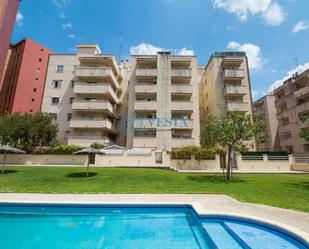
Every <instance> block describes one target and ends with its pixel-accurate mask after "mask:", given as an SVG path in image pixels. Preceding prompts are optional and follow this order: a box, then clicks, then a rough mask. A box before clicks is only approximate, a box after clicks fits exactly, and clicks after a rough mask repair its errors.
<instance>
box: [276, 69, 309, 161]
mask: <svg viewBox="0 0 309 249" xmlns="http://www.w3.org/2000/svg"><path fill="white" fill-rule="evenodd" d="M274 96H275V106H276V110H277V119H278V130H279V138H280V145H281V148H282V149H285V150H289V151H291V152H293V153H294V154H295V155H296V156H309V142H307V141H305V140H304V139H303V138H301V137H300V136H299V132H300V130H301V128H304V127H308V123H307V122H306V123H303V122H302V121H301V117H302V116H307V115H309V69H308V70H307V71H305V72H303V73H296V74H294V76H293V77H291V78H290V79H288V80H286V81H285V82H284V83H283V85H282V86H280V87H278V88H277V89H275V90H274Z"/></svg>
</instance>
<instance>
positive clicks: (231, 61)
mask: <svg viewBox="0 0 309 249" xmlns="http://www.w3.org/2000/svg"><path fill="white" fill-rule="evenodd" d="M243 61H244V58H237V57H236V58H232V57H229V58H224V59H223V61H222V67H223V68H226V67H239V66H240V65H241V64H242V62H243Z"/></svg>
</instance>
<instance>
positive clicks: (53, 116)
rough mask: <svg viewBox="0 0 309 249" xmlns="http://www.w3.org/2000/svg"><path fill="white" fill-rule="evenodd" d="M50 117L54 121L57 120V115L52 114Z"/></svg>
mask: <svg viewBox="0 0 309 249" xmlns="http://www.w3.org/2000/svg"><path fill="white" fill-rule="evenodd" d="M49 116H50V117H51V119H52V120H54V121H56V120H57V113H50V114H49Z"/></svg>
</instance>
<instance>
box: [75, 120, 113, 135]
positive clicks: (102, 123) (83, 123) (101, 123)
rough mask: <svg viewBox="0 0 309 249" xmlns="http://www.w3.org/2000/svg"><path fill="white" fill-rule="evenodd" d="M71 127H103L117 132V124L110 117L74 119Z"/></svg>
mask: <svg viewBox="0 0 309 249" xmlns="http://www.w3.org/2000/svg"><path fill="white" fill-rule="evenodd" d="M70 127H71V128H80V129H102V130H108V131H110V132H116V128H115V125H114V124H113V123H112V122H111V121H110V120H108V119H72V120H71V121H70Z"/></svg>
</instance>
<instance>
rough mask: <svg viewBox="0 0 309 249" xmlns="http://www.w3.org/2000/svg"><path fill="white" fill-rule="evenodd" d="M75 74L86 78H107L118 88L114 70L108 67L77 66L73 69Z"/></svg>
mask: <svg viewBox="0 0 309 249" xmlns="http://www.w3.org/2000/svg"><path fill="white" fill-rule="evenodd" d="M75 75H76V77H78V78H86V79H102V78H109V79H110V80H111V82H112V83H113V84H114V86H115V87H116V88H119V84H118V81H117V79H116V77H115V75H114V72H113V70H112V69H111V68H109V67H78V68H76V70H75Z"/></svg>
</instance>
